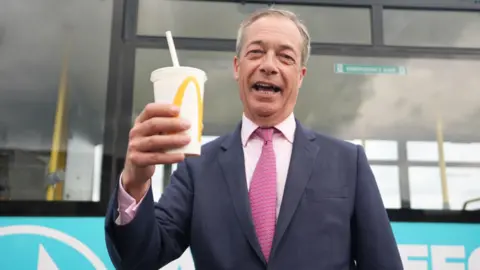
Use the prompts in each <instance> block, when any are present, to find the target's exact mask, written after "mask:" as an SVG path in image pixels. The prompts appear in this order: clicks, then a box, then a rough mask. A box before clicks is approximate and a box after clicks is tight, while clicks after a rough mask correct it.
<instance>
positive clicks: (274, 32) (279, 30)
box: [244, 15, 303, 51]
mask: <svg viewBox="0 0 480 270" xmlns="http://www.w3.org/2000/svg"><path fill="white" fill-rule="evenodd" d="M259 41H261V42H262V43H264V44H268V45H273V46H282V45H286V46H289V47H292V48H294V49H295V50H298V51H300V50H301V46H302V41H303V39H302V35H301V34H300V30H299V29H298V27H297V26H296V25H295V23H294V22H293V21H291V20H290V19H288V18H284V17H280V16H276V15H270V16H265V17H262V18H260V19H258V20H256V21H255V22H253V23H252V24H250V25H249V26H248V27H247V28H246V29H245V34H244V44H245V45H246V46H248V45H249V44H251V43H258V42H259Z"/></svg>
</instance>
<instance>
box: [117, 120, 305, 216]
mask: <svg viewBox="0 0 480 270" xmlns="http://www.w3.org/2000/svg"><path fill="white" fill-rule="evenodd" d="M257 127H258V125H256V124H255V123H253V122H252V121H251V120H250V119H248V118H247V117H245V115H243V117H242V131H241V138H242V145H243V153H244V157H245V176H246V180H247V188H250V182H251V180H252V175H253V171H254V170H255V167H256V165H257V162H258V159H259V158H260V154H261V152H262V146H263V142H262V140H261V139H260V138H257V137H256V136H251V135H252V134H253V132H254V131H255V130H256V129H257ZM275 128H277V129H278V130H279V131H280V133H275V134H274V136H273V147H274V150H275V157H276V163H277V164H276V165H277V198H278V200H277V217H278V213H279V212H280V205H281V204H282V198H283V191H284V189H285V183H286V181H287V173H288V168H289V166H290V157H291V155H292V146H293V139H294V135H295V128H296V123H295V118H294V116H293V113H292V114H290V116H288V118H287V119H285V120H284V121H283V122H281V123H280V124H278V125H276V126H275ZM120 179H121V177H120ZM142 201H143V198H142V200H140V202H139V203H138V204H137V203H136V202H135V199H134V198H132V197H131V196H130V195H129V194H128V193H127V192H126V191H125V189H124V188H123V186H122V184H121V181H120V185H119V189H118V218H117V220H116V221H115V223H116V224H117V225H125V224H128V223H129V222H130V221H131V220H132V219H133V218H134V217H135V213H136V210H137V208H138V206H139V205H140V203H141V202H142Z"/></svg>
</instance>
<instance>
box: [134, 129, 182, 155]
mask: <svg viewBox="0 0 480 270" xmlns="http://www.w3.org/2000/svg"><path fill="white" fill-rule="evenodd" d="M189 142H190V136H188V135H187V134H181V133H180V134H171V135H153V136H148V137H135V138H133V139H132V140H131V141H130V143H129V149H128V150H129V152H161V151H165V150H170V149H174V148H179V147H182V146H185V145H187V144H188V143H189Z"/></svg>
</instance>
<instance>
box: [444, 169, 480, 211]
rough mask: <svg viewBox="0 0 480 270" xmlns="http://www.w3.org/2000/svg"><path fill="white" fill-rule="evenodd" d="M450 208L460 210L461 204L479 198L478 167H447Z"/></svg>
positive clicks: (479, 178)
mask: <svg viewBox="0 0 480 270" xmlns="http://www.w3.org/2000/svg"><path fill="white" fill-rule="evenodd" d="M447 184H448V196H449V198H448V199H449V203H450V209H454V210H461V209H462V208H463V204H464V203H465V202H466V201H468V200H472V199H478V198H480V168H447Z"/></svg>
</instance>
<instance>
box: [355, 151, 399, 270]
mask: <svg viewBox="0 0 480 270" xmlns="http://www.w3.org/2000/svg"><path fill="white" fill-rule="evenodd" d="M352 238H353V239H352V253H353V259H354V260H355V261H356V264H357V269H359V270H401V269H403V266H402V261H401V259H400V254H399V251H398V246H397V243H396V241H395V237H394V235H393V231H392V228H391V225H390V221H389V218H388V215H387V211H386V210H385V207H384V205H383V202H382V198H381V196H380V191H379V189H378V186H377V183H376V180H375V176H374V175H373V172H372V169H371V168H370V165H369V164H368V160H367V157H366V155H365V152H364V150H363V148H362V147H361V146H357V182H356V191H355V206H354V214H353V218H352Z"/></svg>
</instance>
